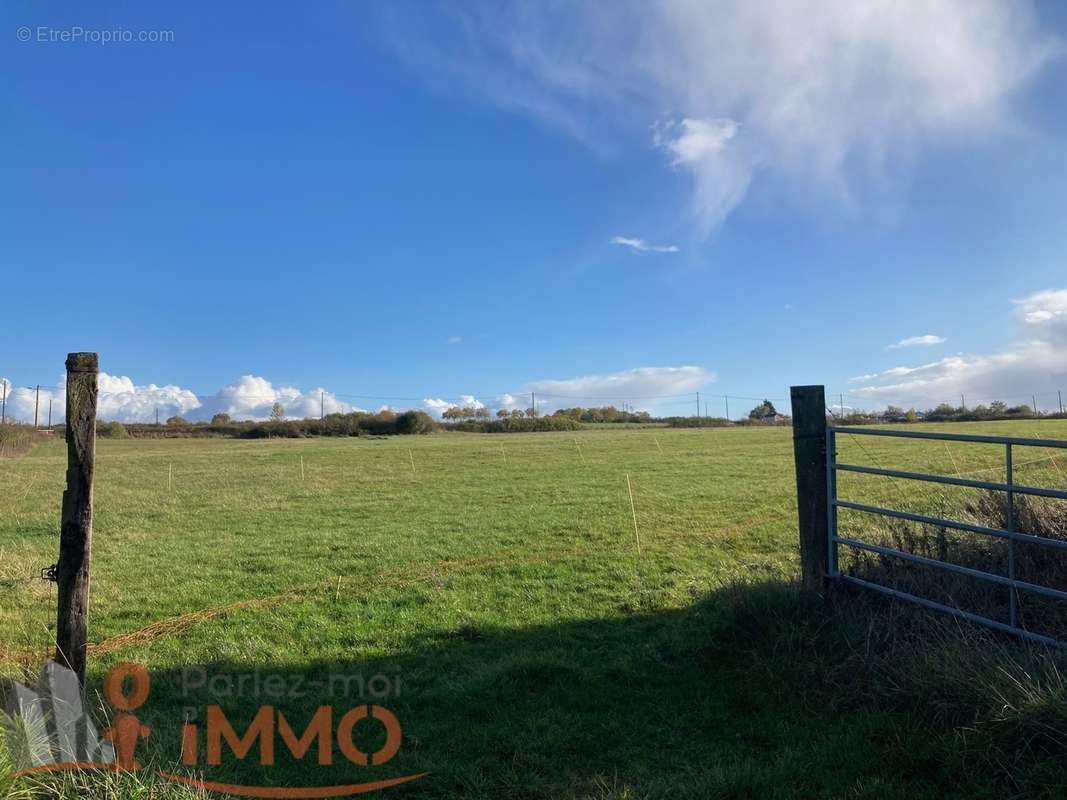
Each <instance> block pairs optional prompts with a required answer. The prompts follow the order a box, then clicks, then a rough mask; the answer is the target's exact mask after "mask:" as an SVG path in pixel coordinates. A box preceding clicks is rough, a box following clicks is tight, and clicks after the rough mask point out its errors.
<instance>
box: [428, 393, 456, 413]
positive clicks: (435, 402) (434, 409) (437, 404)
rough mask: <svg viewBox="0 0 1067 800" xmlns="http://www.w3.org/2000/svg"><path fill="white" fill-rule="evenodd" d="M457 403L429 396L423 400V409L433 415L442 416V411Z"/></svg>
mask: <svg viewBox="0 0 1067 800" xmlns="http://www.w3.org/2000/svg"><path fill="white" fill-rule="evenodd" d="M454 405H455V403H450V402H448V401H447V400H442V399H441V398H439V397H427V398H425V399H424V400H423V401H422V410H423V411H425V412H426V413H427V414H429V415H430V416H433V417H440V416H441V412H442V411H448V409H450V408H452V406H454Z"/></svg>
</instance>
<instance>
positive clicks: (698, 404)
mask: <svg viewBox="0 0 1067 800" xmlns="http://www.w3.org/2000/svg"><path fill="white" fill-rule="evenodd" d="M697 418H698V419H699V418H700V392H697Z"/></svg>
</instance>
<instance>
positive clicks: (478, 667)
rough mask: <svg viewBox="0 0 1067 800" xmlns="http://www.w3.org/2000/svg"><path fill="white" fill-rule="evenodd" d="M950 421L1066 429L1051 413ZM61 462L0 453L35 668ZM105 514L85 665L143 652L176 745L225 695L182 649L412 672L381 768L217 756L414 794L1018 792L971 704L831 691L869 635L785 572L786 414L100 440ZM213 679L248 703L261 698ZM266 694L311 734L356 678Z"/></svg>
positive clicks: (791, 571) (1028, 458)
mask: <svg viewBox="0 0 1067 800" xmlns="http://www.w3.org/2000/svg"><path fill="white" fill-rule="evenodd" d="M951 430H952V431H954V432H962V431H970V432H989V433H993V432H995V433H1010V434H1016V435H1023V436H1035V435H1041V436H1045V437H1052V438H1067V423H1064V422H1058V421H1045V422H1029V423H983V424H973V425H972V424H958V425H954V426H952V427H951ZM840 449H841V457H842V459H846V460H849V461H854V462H859V463H868V464H870V463H878V464H881V465H883V466H889V465H892V466H897V467H899V468H903V469H916V470H919V469H922V470H931V471H938V472H943V473H945V474H956V473H961V474H967V473H970V474H974V476H976V477H977V476H979V475H982V474H984V475H985V476H987V477H990V478H997V479H999V477H1000V473H999V472H997V471H996V470H998V469H999V465H1000V464H1001V462H1000V460H999V459H1001V458H1002V453H1001V451H1000V450H999V449H995V448H985V447H981V446H978V447H970V446H966V445H957V444H950V445H949V446H948V447H945V446H944V445H943V444H942V443H924V442H898V441H893V440H886V439H877V440H873V439H870V440H867V441H864V442H862V443H859V442H856V441H855V440H854V437H849V436H845V437H842V440H841V443H840ZM1016 462H1017V463H1018V464H1019V465H1020V466H1019V469H1018V475H1017V479H1019V480H1023V479H1025V480H1030V481H1033V482H1035V483H1038V484H1043V485H1055V486H1064V485H1067V481H1064V480H1063V473H1062V470H1064V469H1067V458H1063V459H1061V460H1060V462H1056V461H1053V460H1050V459H1049V458H1048V453H1045V452H1043V451H1036V452H1033V453H1026V452H1025V450H1020V451H1019V452H1018V453H1017V454H1016ZM64 466H65V448H64V445H63V443H62V442H61V441H54V442H48V443H45V444H43V445H39V446H37V447H36V448H35V449H34V450H33V451H32V452H30V453H28V454H27V455H25V456H23V457H20V458H17V459H3V460H0V647H2V648H3V651H2V652H0V665H2V667H0V670H2V673H3V674H6V675H7V676H9V677H18V676H21V675H22V674H23V668H24V666H25V665H27V664H39V663H40V658H41V656H40V653H41V652H43V651H44V649H45V648H46V647H47V643H48V641H49V637H50V635H51V632H50V630H49V626H50V625H51V624H52V623H53V621H54V613H55V612H54V587H53V585H52V584H48V583H45V582H42V581H40V580H36V579H32V576H34V575H36V574H37V573H39V571H40V569H41V568H43V567H45V566H47V565H48V564H51V563H52V562H53V561H54V560H55V556H56V552H57V547H58V537H57V529H58V517H59V507H60V497H61V493H62V489H63V480H64ZM980 470H988V471H987V472H985V473H981V472H975V471H980ZM627 476H629V484H630V487H631V489H632V497H633V507H632V509H631V501H630V494H629V492H628V487H627ZM841 494H842V495H847V496H849V497H850V498H851V499H861V500H871V501H879V502H883V503H888V504H891V505H895V506H897V507H904V508H911V509H918V510H930V509H942V508H944V507H945V506H946V504H950V505H959V503H960V502H961V499H960V497H959V496H955V495H949V494H946V493H945V492H939V491H934V490H933V489H931V488H929V487H919V488H916V487H914V486H909V487H901V486H900V485H899V482H894V481H882V480H878V479H872V478H869V477H864V476H848V479H847V480H845V479H844V476H843V479H842V485H841ZM960 494H962V493H960ZM95 509H96V516H95V530H94V542H93V568H94V572H93V584H92V610H91V628H90V639H91V641H92V642H93V643H94V647H93V650H92V652H91V656H90V662H91V680H94V681H99V679H100V678H101V677H102V676H103V674H104V673H105V672H106V670H107V669H108V668H109V667H110V666H112V665H113V664H115V663H117V662H119V661H139V662H143V663H145V664H146V665H147V666H148V667H149V668H150V670H151V672H152V676H153V688H152V695H151V697H150V699H149V701H148V703H147V704H146V706H145V708H144V709H143V710H142V711H143V715H142V716H143V718H144V719H145V720H146V721H148V722H149V723H150V724H151V725H152V727H153V733H152V736H151V739H150V744H149V745H148V750H149V751H150V752H153V753H155V754H156V758H157V760H160V761H166V760H168V759H169V760H170V761H173V760H174V759H175V758H176V754H177V752H178V749H179V747H178V742H179V727H180V724H181V722H182V720H183V714H184V713H185V709H186V708H188V707H197V708H202V707H203V706H205V705H206V704H208V703H210V702H214V700H213V699H211V698H212V696H211V695H209V694H208V693H207V692H206V690H203V689H192V690H190V691H185V690H183V687H182V683H183V669H188V668H189V667H190V666H193V667H203V668H204V669H205V670H206V674H209V675H235V676H236V675H241V674H252V673H255V672H256V671H257V670H258V671H259V673H260V674H261V675H267V674H276V675H283V676H290V675H296V676H302V679H303V680H305V681H313V680H316V679H317V678H320V677H322V676H325V675H331V674H341V675H348V676H355V675H358V676H363V677H370V676H373V675H378V674H383V675H386V676H390V678H391V680H393V681H394V685H395V681H396V680H399V682H400V686H401V687H402V688H401V691H400V692H399V695H397V694H396V693H395V692H394V693H392V694H391V695H390V696H389V697H387V698H386V699H383V700H382V701H381V703H382V704H383V705H386V706H387V707H389V708H390V709H392V710H393V711H394V712H395V713H396V714H397V716H398V718H399V719H400V721H401V723H402V725H403V729H404V742H403V746H402V747H401V750H400V752H399V754H398V755H397V756H396V757H395V758H394V759H393V760H392V761H390V762H389V763H388V764H386V765H384V766H381V767H353V766H351V765H348V764H347V762H343V760H341V762H342V763H337V764H335V766H333V767H329V768H320V767H314V768H313V769H312V768H308V767H307V766H305V765H304V764H303V762H294V761H288V762H287V761H285V760H284V759H282V758H280V757H279V764H278V766H275V767H273V768H260V767H258V765H255V764H246V763H244V762H239V763H235V764H229V765H224V766H223V767H219V768H213V769H212V770H211V771H210V772H209V776H210V777H212V778H217V779H233V780H241V781H244V782H253V781H259V782H265V781H269V782H272V783H276V784H286V783H301V784H330V783H348V782H354V781H363V780H376V779H379V778H381V777H383V776H384V777H388V776H396V775H407V774H411V773H420V772H428V773H429V775H428V776H427V777H425V778H422V779H420V780H418V781H416V782H414V783H412V784H410V785H407V786H404V787H399V788H394V789H390V790H388V791H387V792H386V796H389V795H395V796H397V797H403V796H408V797H593V798H616V799H618V800H622V798H639V797H686V796H688V797H738V798H741V797H761V798H762V797H783V798H784V797H797V798H800V797H842V798H844V797H850V798H861V797H862V798H867V797H870V798H874V797H916V798H926V797H929V798H934V797H936V798H946V797H1003V796H1005V794H1004V791H1005V788H1004V784H1003V782H1002V780H1001V778H1000V777H998V774H995V773H996V770H995V769H994V768H993V767H989V766H987V765H985V762H981V761H978V762H976V761H975V756H974V753H975V747H979V748H980V747H982V746H983V744H982V742H983V739H982V735H979V734H975V733H973V725H971V726H968V725H966V724H959V723H958V722H957V721H956V720H954V719H948V718H945V717H942V718H938V717H937V716H936V715H934V716H929V715H925V714H923V713H920V712H916V711H915V709H914V708H913V707H912V706H910V705H909V704H908V703H893V702H889V703H882V702H874V701H871V702H857V701H856V697H857V696H863V694H864V692H865V691H866V690H863V691H861V692H859V695H857V692H856V689H855V687H853V688H852V689H851V690H850V692H846V693H843V694H842V695H841V696H840V697H841V699H840V700H838V699H835V697H837V696H836V695H835V694H834V692H833V691H832V687H828V686H827V681H826V680H825V674H828V673H830V672H832V671H833V670H834V669H835V668H837V667H840V666H841V664H843V663H845V660H846V656H849V655H854V653H851V654H849V653H842V654H837V653H827V652H824V651H823V650H822V648H823V647H824V646H829V645H828V643H833V646H834V647H838V646H840V647H844V648H847V647H849V646H851V644H850V643H853V644H854V643H855V642H854V641H853V638H854V637H853V633H852V629H851V628H849V625H851V624H852V623H848V622H846V621H842V620H840V619H839V618H838V617H837V616H835V615H834V614H829V615H828V613H827V612H825V611H823V610H821V609H811V608H809V606H810V600H809V599H807V598H803V597H800V596H799V595H797V594H796V593H795V592H794V591H793V590H792V589H791V588H790V587H789V582H790V581H791V580H792V579H793V578H794V576H795V575H796V572H797V556H796V538H797V536H796V499H795V495H794V477H793V468H792V443H791V439H790V430H789V429H787V428H765V429H764V428H744V429H701V430H675V429H655V428H624V429H618V430H616V429H611V430H606V429H597V430H588V431H582V432H579V433H577V434H525V435H524V434H515V435H498V436H494V435H478V434H435V435H430V436H422V437H411V436H405V437H393V438H389V439H367V438H360V439H325V440H271V441H263V440H258V441H237V440H222V439H173V440H99V441H98V460H97V476H96V504H95ZM635 516H636V528H637V530H636V532H635V519H634V518H635ZM843 523H844V524H845V525H846V526H847V525H849V524H853V523H851V522H850V521H848V520H844V519H843ZM737 581H744V582H745V586H742V587H740V588H738V587H737V586H735V585H734V584H735V583H736V582H737ZM809 612H810V613H809ZM827 620H830V622H827ZM835 620H836V621H835ZM827 625H831V626H832V625H838V628H839V629H835V630H833V631H831V632H830V633H827V631H826V630H825V628H826V627H827ZM850 637H853V638H850ZM857 647H862V635H860V641H859V643H858V644H857ZM190 674H193V673H184V675H185V677H186V678H188V675H190ZM820 675H821V676H822V677H820ZM905 688H906V687H905ZM872 696H873V695H872ZM218 702H220V703H221V704H222V705H224V706H225V708H226V710H227V712H228V713H229V714H230V717H231V719H232V720H233V721H234V722H235V723H236V722H238V721H241V720H243V721H244V722H247V721H248V719H250V718H251V715H252V714H253V713H254V711H255V710H256V708H257V707H258V705H259V704H260V703H262V702H272V701H270V700H264V698H263V697H262V696H258V697H256V696H251V694H250V693H245V694H243V695H241V696H235V697H230V698H229V699H227V700H225V701H221V700H220V701H218ZM273 702H274V704H275V705H277V706H278V707H279V708H282V709H283V710H284V711H285V713H286V716H287V717H288V718H290V719H292V720H293V721H294V727H297V726H299V727H298V730H299V728H302V727H303V725H304V724H305V722H306V721H307V719H308V718H309V717H310V714H311V713H312V711H313V710H314V709H315V708H316V707H318V706H319V705H321V704H323V703H333V704H334V705H339V706H343V707H344V709H347V707H349V706H351V705H357V704H359V703H360V702H367V698H366V696H364V697H363V698H362V699H360V698H359V697H358V696H357V697H356V699H354V700H351V702H341V701H340V700H338V698H337V697H336V696H335V692H332V691H331V690H328V689H322V688H319V689H316V690H313V691H310V692H304V693H303V696H301V697H289V698H286V699H284V700H275V701H273ZM371 735H373V734H371ZM368 746H369V747H370V748H371V749H373V742H370V743H369V744H368ZM246 760H247V761H252V759H251V758H250V759H246ZM976 764H977V766H976ZM264 776H265V777H264ZM1042 780H1043V781H1045V784H1046V786H1052V785H1054V784H1055V782H1056V781H1057V780H1060V777H1059V776H1057V775H1056V774H1055V773H1053V774H1052V777H1049V775H1047V774H1046V775H1044V777H1043V778H1042ZM1065 783H1067V781H1065ZM1050 796H1054V795H1050Z"/></svg>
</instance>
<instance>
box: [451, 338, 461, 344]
mask: <svg viewBox="0 0 1067 800" xmlns="http://www.w3.org/2000/svg"><path fill="white" fill-rule="evenodd" d="M448 343H449V344H463V337H462V336H449V337H448Z"/></svg>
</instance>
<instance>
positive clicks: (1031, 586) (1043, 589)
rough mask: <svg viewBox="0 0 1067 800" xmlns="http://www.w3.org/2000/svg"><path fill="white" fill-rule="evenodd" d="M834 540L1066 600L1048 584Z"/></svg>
mask: <svg viewBox="0 0 1067 800" xmlns="http://www.w3.org/2000/svg"><path fill="white" fill-rule="evenodd" d="M834 540H835V541H837V542H840V543H841V544H844V545H848V546H849V547H855V548H856V549H858V550H869V551H870V552H872V553H878V554H880V555H883V556H891V557H893V558H899V559H902V560H903V561H911V562H913V563H915V564H923V565H924V566H927V567H936V568H937V569H943V570H946V571H948V572H956V573H958V574H960V575H966V576H967V577H968V578H978V579H980V580H983V581H989V582H990V583H998V584H1000V585H1001V586H1010V587H1013V589H1022V590H1023V591H1027V592H1034V593H1035V594H1043V595H1045V596H1046V597H1052V598H1055V599H1056V600H1067V592H1061V591H1060V590H1059V589H1051V588H1049V587H1048V586H1040V585H1038V584H1036V583H1027V582H1026V581H1018V580H1015V579H1014V578H1005V577H1004V576H1003V575H996V574H994V573H992V572H985V571H984V570H980V569H972V568H971V567H962V566H960V565H959V564H952V563H951V562H948V561H939V560H938V559H936V558H927V557H926V556H917V555H915V554H914V553H905V552H904V551H902V550H894V549H893V548H892V547H882V546H881V545H878V544H870V543H868V542H861V541H859V540H858V539H849V538H846V537H844V536H835V537H834ZM1013 594H1014V591H1013Z"/></svg>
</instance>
